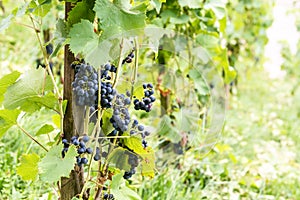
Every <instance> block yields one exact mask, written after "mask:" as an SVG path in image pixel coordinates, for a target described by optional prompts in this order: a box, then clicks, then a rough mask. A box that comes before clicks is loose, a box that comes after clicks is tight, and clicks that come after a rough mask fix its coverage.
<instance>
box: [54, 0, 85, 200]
mask: <svg viewBox="0 0 300 200" xmlns="http://www.w3.org/2000/svg"><path fill="white" fill-rule="evenodd" d="M71 9H72V5H71V3H68V2H66V4H65V19H66V20H67V18H68V13H69V11H70V10H71ZM74 60H75V58H74V54H73V53H72V52H70V50H69V45H66V46H65V53H64V96H63V98H64V99H65V100H67V101H68V105H67V108H66V112H65V115H64V124H63V129H64V138H65V139H67V140H68V141H70V139H71V137H72V136H73V135H75V126H74V119H73V113H72V87H71V84H72V82H73V80H74V70H73V69H72V67H71V66H70V65H71V63H72V62H73V61H74ZM82 187H83V172H82V170H80V169H78V168H77V170H75V169H74V170H72V172H71V174H70V178H62V179H61V190H60V191H61V198H60V199H61V200H70V199H72V197H74V196H76V195H78V194H79V193H80V192H81V190H82Z"/></svg>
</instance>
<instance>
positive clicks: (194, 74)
mask: <svg viewBox="0 0 300 200" xmlns="http://www.w3.org/2000/svg"><path fill="white" fill-rule="evenodd" d="M189 76H190V77H191V78H192V79H193V81H194V84H195V88H196V89H197V92H198V93H199V94H201V95H208V94H209V88H208V86H207V84H206V82H205V80H204V78H203V76H202V74H201V72H200V71H199V70H197V69H192V70H190V71H189Z"/></svg>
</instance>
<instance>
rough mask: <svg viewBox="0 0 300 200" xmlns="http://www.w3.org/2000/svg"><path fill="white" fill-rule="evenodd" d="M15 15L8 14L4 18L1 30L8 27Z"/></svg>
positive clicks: (0, 25) (0, 24)
mask: <svg viewBox="0 0 300 200" xmlns="http://www.w3.org/2000/svg"><path fill="white" fill-rule="evenodd" d="M13 17H14V15H13V14H10V15H8V16H7V17H6V18H4V19H3V20H2V21H1V23H0V32H2V31H4V30H5V29H7V28H8V27H9V25H10V23H11V19H12V18H13Z"/></svg>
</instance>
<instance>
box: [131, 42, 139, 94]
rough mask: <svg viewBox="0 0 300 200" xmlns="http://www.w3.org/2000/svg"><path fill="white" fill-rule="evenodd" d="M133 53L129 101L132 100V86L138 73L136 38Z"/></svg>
mask: <svg viewBox="0 0 300 200" xmlns="http://www.w3.org/2000/svg"><path fill="white" fill-rule="evenodd" d="M134 46H135V49H134V53H135V58H134V69H133V75H132V77H131V92H130V100H132V97H133V91H134V84H135V82H136V79H137V72H138V65H139V59H138V54H139V44H138V39H137V37H136V38H135V39H134Z"/></svg>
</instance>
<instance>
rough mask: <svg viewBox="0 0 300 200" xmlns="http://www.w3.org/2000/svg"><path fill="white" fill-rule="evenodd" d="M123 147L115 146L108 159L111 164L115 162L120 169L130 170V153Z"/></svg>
mask: <svg viewBox="0 0 300 200" xmlns="http://www.w3.org/2000/svg"><path fill="white" fill-rule="evenodd" d="M126 151H127V150H125V149H124V148H122V147H118V148H115V149H114V150H113V151H112V152H111V153H110V154H109V155H108V158H107V161H108V162H109V163H110V165H111V164H114V165H115V167H116V168H118V169H120V170H126V171H129V170H130V167H131V166H130V165H129V164H128V153H127V154H126Z"/></svg>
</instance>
